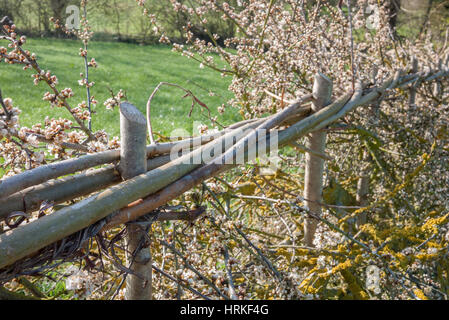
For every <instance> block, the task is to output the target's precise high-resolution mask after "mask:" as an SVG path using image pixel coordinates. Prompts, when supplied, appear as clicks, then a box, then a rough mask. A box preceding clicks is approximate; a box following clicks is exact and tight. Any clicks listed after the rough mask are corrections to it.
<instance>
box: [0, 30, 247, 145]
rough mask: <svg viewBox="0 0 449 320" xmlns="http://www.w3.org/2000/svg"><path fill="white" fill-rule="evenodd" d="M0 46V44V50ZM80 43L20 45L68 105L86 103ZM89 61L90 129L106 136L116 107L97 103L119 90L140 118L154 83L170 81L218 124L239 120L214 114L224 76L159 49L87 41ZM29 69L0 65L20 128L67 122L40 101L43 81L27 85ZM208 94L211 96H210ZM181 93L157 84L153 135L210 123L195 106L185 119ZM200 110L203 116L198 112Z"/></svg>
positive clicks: (114, 125) (223, 95) (223, 92)
mask: <svg viewBox="0 0 449 320" xmlns="http://www.w3.org/2000/svg"><path fill="white" fill-rule="evenodd" d="M1 45H3V46H5V45H6V43H1V42H0V46H1ZM81 45H82V44H81V42H80V41H76V40H66V39H52V38H49V39H41V38H32V39H28V41H27V44H26V45H25V46H24V47H25V48H26V49H28V50H30V51H31V52H34V53H36V54H37V57H38V63H39V65H40V67H41V68H42V69H44V70H51V72H52V74H55V75H56V76H57V77H58V79H59V85H58V88H59V89H60V90H61V89H64V88H66V87H70V88H72V89H73V90H74V93H75V95H74V97H73V98H71V99H70V100H69V103H70V105H71V106H72V107H76V106H77V105H78V103H80V102H82V101H86V100H87V99H86V90H85V88H84V87H80V86H79V85H78V80H80V79H81V78H80V73H84V61H83V59H82V57H81V56H79V54H78V52H79V48H80V47H81ZM88 57H89V59H90V58H92V57H94V58H95V59H96V61H97V63H98V68H96V69H94V68H90V70H89V81H94V82H95V86H94V87H93V88H92V89H91V94H92V95H94V96H95V98H96V100H97V101H98V104H97V106H96V107H95V108H94V112H95V114H94V115H93V121H92V126H93V130H95V131H96V130H100V129H104V130H106V132H107V133H109V134H110V135H111V136H117V135H119V131H120V130H119V112H118V109H115V110H106V108H105V106H104V105H103V102H104V101H105V100H106V99H108V98H110V97H111V95H110V91H109V88H111V89H112V90H113V91H114V93H117V92H118V90H119V89H123V90H124V91H126V95H127V98H128V101H130V102H131V103H133V104H134V105H136V106H137V107H138V108H139V109H140V110H141V111H142V112H143V113H144V114H145V108H146V103H147V100H148V97H149V96H150V94H151V93H152V91H153V90H154V88H155V87H156V86H157V85H158V83H159V82H162V81H164V82H172V83H175V84H178V85H180V86H183V87H184V88H186V89H189V90H191V91H192V92H193V93H194V94H195V95H196V96H197V97H198V98H199V99H200V100H201V101H203V102H204V103H205V104H206V105H207V106H208V107H209V109H210V110H211V113H212V115H214V116H217V115H218V121H219V122H220V123H222V124H230V123H232V122H235V121H238V120H240V119H241V117H240V115H239V114H238V113H237V111H236V110H235V109H232V108H227V111H226V112H225V114H224V115H219V114H218V112H217V107H218V106H220V105H221V104H223V103H226V102H227V101H228V100H229V98H230V97H231V93H229V92H228V91H227V88H228V85H229V83H230V80H231V79H230V78H222V77H220V74H218V73H217V72H215V71H212V70H209V69H206V68H204V69H200V67H199V63H198V62H196V61H193V60H191V59H187V58H186V57H183V56H181V55H180V54H179V53H175V52H172V51H171V48H170V47H169V46H164V45H138V44H129V43H123V42H103V41H92V42H90V45H89V53H88ZM33 73H34V72H33V71H32V70H26V71H24V70H22V67H21V66H19V65H7V64H5V63H0V88H1V89H2V92H3V97H4V98H6V97H10V98H12V99H13V102H14V105H15V106H17V107H19V108H20V109H21V110H22V114H21V116H20V124H21V125H25V126H31V125H32V124H35V123H37V122H43V121H44V119H45V117H46V116H49V117H54V118H58V117H65V118H68V119H71V116H70V114H69V113H68V112H67V110H66V109H65V108H52V107H51V106H50V104H49V103H48V102H47V101H43V100H42V97H43V94H44V93H45V92H46V91H49V87H48V86H47V85H46V84H45V83H40V84H39V85H37V86H34V85H33V79H32V78H31V75H32V74H33ZM211 92H213V94H211ZM183 95H184V92H183V91H181V90H180V89H177V88H172V87H167V86H163V87H162V88H161V89H160V90H159V91H158V93H157V94H156V96H155V98H154V99H153V101H152V105H151V107H152V125H153V128H154V131H155V132H159V133H162V134H164V135H168V134H170V133H171V132H172V130H173V129H177V128H183V129H186V130H187V131H188V132H189V133H192V129H193V122H194V121H199V122H202V123H204V124H210V121H209V120H208V119H207V117H206V116H207V112H206V111H205V110H204V109H203V110H201V109H202V108H201V107H200V106H199V105H196V106H195V109H194V112H193V113H192V117H191V118H188V113H189V110H190V106H191V99H190V98H188V97H187V98H184V99H183V98H182V96H183ZM201 111H203V112H201Z"/></svg>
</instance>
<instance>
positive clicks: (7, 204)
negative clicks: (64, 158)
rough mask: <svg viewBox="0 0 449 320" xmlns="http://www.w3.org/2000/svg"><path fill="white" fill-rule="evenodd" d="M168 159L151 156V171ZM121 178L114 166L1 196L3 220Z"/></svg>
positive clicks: (98, 187)
mask: <svg viewBox="0 0 449 320" xmlns="http://www.w3.org/2000/svg"><path fill="white" fill-rule="evenodd" d="M168 162H170V155H162V156H158V157H155V158H152V159H149V160H148V161H147V171H149V170H153V169H156V168H158V167H160V166H162V165H164V164H166V163H168ZM120 181H122V180H121V178H120V174H119V172H118V171H117V169H116V167H115V166H114V165H108V166H106V167H104V168H100V169H93V170H89V171H86V172H82V173H79V174H77V175H73V176H69V177H64V178H60V179H54V180H49V181H46V182H44V183H42V184H39V185H37V186H32V187H29V188H27V189H25V190H22V191H19V192H16V193H14V194H12V195H10V196H9V197H7V198H3V199H0V220H3V219H6V218H7V217H8V215H9V214H10V213H11V212H14V211H22V212H33V211H35V210H37V209H39V207H40V205H41V203H42V202H43V201H47V202H53V203H54V204H58V203H62V202H66V201H69V200H73V199H76V198H78V197H82V196H86V195H89V194H91V193H93V192H96V191H100V190H103V189H105V188H107V187H109V186H111V185H114V184H117V183H119V182H120Z"/></svg>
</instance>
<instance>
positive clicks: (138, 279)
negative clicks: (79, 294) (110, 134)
mask: <svg viewBox="0 0 449 320" xmlns="http://www.w3.org/2000/svg"><path fill="white" fill-rule="evenodd" d="M146 128H147V127H146V121H145V116H144V115H143V114H142V113H140V111H139V110H138V109H137V108H136V107H135V106H133V105H132V104H129V103H127V102H124V103H122V104H121V105H120V133H121V137H122V138H121V149H120V165H119V171H120V173H121V176H122V178H123V180H127V179H130V178H133V177H135V176H137V175H139V174H141V173H144V172H146V171H147V152H146ZM126 233H127V234H126V246H127V253H126V260H127V265H128V268H129V269H130V270H132V271H133V272H134V273H135V274H131V273H130V274H128V276H127V278H126V291H125V299H126V300H151V283H152V281H151V278H152V268H151V265H152V261H151V252H150V248H149V246H150V244H149V242H148V241H147V238H148V237H147V235H146V231H145V230H144V229H142V228H140V227H139V226H138V225H133V224H130V225H128V226H127V227H126Z"/></svg>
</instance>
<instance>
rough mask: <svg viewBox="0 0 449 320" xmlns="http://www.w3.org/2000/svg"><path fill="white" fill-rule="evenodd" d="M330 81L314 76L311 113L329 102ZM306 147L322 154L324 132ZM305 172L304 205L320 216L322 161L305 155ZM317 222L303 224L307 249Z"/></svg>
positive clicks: (311, 137)
mask: <svg viewBox="0 0 449 320" xmlns="http://www.w3.org/2000/svg"><path fill="white" fill-rule="evenodd" d="M331 96H332V81H331V80H330V79H329V78H328V77H326V76H325V75H323V74H321V73H317V74H316V75H315V82H314V84H313V99H314V100H313V103H312V111H313V112H317V111H319V110H321V109H322V108H323V107H325V106H326V105H328V104H329V103H330V102H331ZM307 147H308V148H309V149H310V150H313V151H315V152H317V153H324V152H325V148H326V132H324V131H316V132H313V133H310V135H309V136H308V137H307ZM305 158H306V170H305V182H304V198H305V199H306V201H305V205H306V206H307V207H308V208H309V210H310V211H311V212H312V213H314V214H316V215H321V205H320V203H321V202H322V192H323V168H324V160H323V159H322V158H321V157H317V156H316V155H314V154H312V153H309V152H308V153H306V157H305ZM317 224H318V221H317V220H316V219H313V218H309V217H308V218H306V219H305V222H304V241H305V244H306V245H307V246H309V247H313V239H314V237H315V231H316V227H317Z"/></svg>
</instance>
